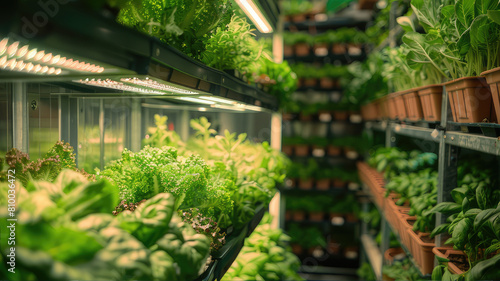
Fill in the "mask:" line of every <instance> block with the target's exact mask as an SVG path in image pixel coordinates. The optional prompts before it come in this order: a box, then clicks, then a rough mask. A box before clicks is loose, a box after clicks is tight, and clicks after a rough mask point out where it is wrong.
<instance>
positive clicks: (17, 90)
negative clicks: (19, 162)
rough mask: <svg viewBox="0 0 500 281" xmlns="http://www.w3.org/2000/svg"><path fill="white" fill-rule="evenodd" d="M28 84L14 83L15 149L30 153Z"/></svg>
mask: <svg viewBox="0 0 500 281" xmlns="http://www.w3.org/2000/svg"><path fill="white" fill-rule="evenodd" d="M27 95H28V94H27V93H26V84H25V83H22V82H13V83H12V113H13V114H12V116H13V117H14V118H13V120H12V123H13V124H12V125H13V128H12V133H13V139H12V142H13V143H12V144H13V147H15V148H17V149H19V150H21V151H23V152H25V153H29V124H28V123H29V122H28V120H29V117H28V101H27V100H28V99H27Z"/></svg>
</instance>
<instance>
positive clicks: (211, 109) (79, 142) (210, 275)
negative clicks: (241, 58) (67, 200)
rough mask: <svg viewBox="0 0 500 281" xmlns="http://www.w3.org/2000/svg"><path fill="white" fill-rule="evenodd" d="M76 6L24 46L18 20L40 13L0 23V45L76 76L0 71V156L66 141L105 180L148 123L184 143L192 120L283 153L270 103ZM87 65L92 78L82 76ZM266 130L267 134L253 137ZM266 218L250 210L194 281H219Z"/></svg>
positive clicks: (255, 90)
mask: <svg viewBox="0 0 500 281" xmlns="http://www.w3.org/2000/svg"><path fill="white" fill-rule="evenodd" d="M261 2H263V3H264V2H266V3H267V1H265V0H263V1H261ZM77 5H78V4H75V5H73V4H68V5H59V6H57V7H58V9H59V12H57V13H55V15H54V16H51V17H50V19H48V20H47V23H46V24H45V25H44V26H42V27H40V29H39V30H38V32H37V34H35V35H34V36H32V37H30V38H29V39H28V38H27V37H26V34H25V33H23V31H25V29H23V28H24V27H23V22H22V19H23V17H24V16H25V15H33V14H34V13H36V12H38V11H39V9H40V8H39V7H38V6H35V5H29V4H26V3H25V2H22V3H21V2H19V3H18V2H16V3H13V7H10V8H11V9H10V10H9V13H10V15H9V16H8V17H6V18H4V19H5V22H4V23H3V24H2V26H1V27H0V35H1V36H0V40H8V45H11V44H14V43H15V42H18V43H16V44H19V48H21V47H23V46H26V47H25V48H29V49H30V50H31V49H34V48H37V50H38V51H39V52H40V51H41V50H43V51H44V54H46V55H48V54H50V59H48V61H47V68H48V69H49V67H52V66H54V67H57V65H58V64H57V62H56V60H55V57H56V56H57V58H58V59H60V58H63V57H64V58H65V59H66V60H69V59H70V58H71V59H72V60H73V61H74V63H75V65H76V66H75V68H70V67H64V66H61V69H60V70H59V71H57V70H56V68H54V71H43V72H40V73H38V74H33V72H30V73H29V72H27V71H24V72H23V71H21V70H19V71H10V70H8V69H5V68H4V69H2V70H0V85H1V88H0V111H2V117H1V118H0V134H1V135H5V136H8V138H9V140H8V141H7V142H6V143H5V144H4V143H3V139H2V144H1V146H0V150H5V151H7V150H8V149H10V148H12V147H15V148H17V149H19V150H21V151H25V152H28V153H29V154H30V155H31V156H32V157H38V155H40V154H42V153H45V152H46V148H45V147H46V144H49V143H50V144H51V145H52V144H53V143H55V142H56V141H58V140H64V141H65V142H69V143H70V145H71V146H72V147H74V148H75V153H76V159H77V164H78V166H79V167H80V168H81V167H83V166H84V165H86V164H88V165H89V167H92V169H93V168H96V167H97V168H100V169H101V170H102V169H103V167H104V166H105V165H106V164H107V163H109V161H111V160H114V159H117V158H119V157H120V154H121V151H123V149H124V148H127V149H129V150H132V151H138V150H140V149H141V140H142V139H143V138H144V136H145V135H147V134H148V133H147V129H148V127H150V126H152V125H154V124H153V121H154V119H153V115H154V114H155V113H161V114H166V115H168V117H169V121H171V120H173V122H170V123H169V125H172V127H175V128H176V131H178V133H179V135H180V136H181V137H182V138H184V139H187V137H188V136H189V135H190V128H189V120H190V119H191V118H192V117H199V116H201V114H203V115H206V116H208V117H209V118H210V119H212V121H215V122H216V125H217V126H218V127H219V128H221V129H222V130H223V129H229V130H230V131H232V132H237V133H242V132H247V133H248V134H249V137H250V138H253V139H259V140H262V141H264V140H266V141H270V140H271V139H275V141H274V143H278V144H279V143H280V142H279V141H278V142H277V141H276V139H280V137H281V136H280V133H281V128H280V127H278V128H275V127H274V126H273V124H276V122H275V121H274V119H276V118H278V119H279V116H278V114H277V113H276V111H277V109H278V101H277V98H276V97H274V96H271V95H270V94H267V93H265V92H264V91H263V90H261V89H260V88H259V87H258V85H255V84H254V85H250V84H249V83H247V82H245V81H243V80H242V79H240V78H237V77H234V76H232V75H230V74H228V73H225V72H222V71H219V70H216V69H213V68H210V67H208V66H206V65H203V64H202V63H200V62H198V61H195V60H193V59H192V58H189V57H188V56H186V55H184V54H182V53H181V52H179V51H178V50H176V49H174V48H172V47H171V46H168V45H166V44H164V43H162V42H160V41H159V40H158V39H156V38H152V37H149V36H146V35H144V34H141V33H139V32H137V31H135V30H131V29H129V28H127V27H124V26H122V25H119V24H118V23H116V22H115V20H114V19H113V18H110V17H107V16H105V15H102V14H98V13H94V12H91V11H87V10H85V9H81V8H80V7H79V6H77ZM261 5H263V4H262V3H261ZM264 5H267V6H266V7H267V8H266V7H264V8H265V9H271V8H270V7H271V6H270V5H269V3H267V4H265V3H264ZM275 12H276V13H277V11H275ZM82 23H85V24H82ZM28 46H29V47H28ZM52 58H54V60H53V61H52V60H51V59H52ZM9 59H10V58H9ZM26 62H27V61H26ZM78 63H80V64H78ZM86 64H88V66H87V65H86ZM61 65H62V64H61ZM91 65H93V66H92V67H93V68H95V70H96V71H90V70H89V71H83V70H82V69H91ZM76 67H80V68H79V69H77V68H76ZM49 72H50V73H51V74H52V73H53V74H54V75H49V74H48V73H49ZM56 74H57V75H56ZM4 112H5V114H3V113H4ZM229 117H230V118H229ZM273 121H274V122H273ZM278 125H279V124H278ZM263 130H269V134H267V135H262V134H259V132H262V131H263ZM6 138H7V137H6ZM109 144H112V147H110V146H109ZM278 149H279V147H278ZM91 153H93V154H92V155H91ZM267 210H268V206H259V207H257V208H256V210H255V216H254V217H253V219H252V220H251V221H250V222H249V223H248V224H247V225H246V226H245V227H243V228H242V229H239V230H237V231H234V232H233V233H231V234H229V235H228V236H227V237H226V238H227V240H226V241H227V243H226V244H225V245H224V246H223V247H222V248H221V249H220V250H219V251H218V252H217V253H216V254H214V255H213V256H212V263H211V264H210V266H209V267H208V268H207V269H206V271H205V272H204V273H203V274H202V275H200V276H199V278H198V279H197V280H206V281H209V280H220V279H221V278H222V276H223V275H224V274H225V272H226V271H227V270H228V268H229V267H230V266H231V264H232V263H233V261H234V260H235V259H236V257H237V255H238V253H239V252H240V250H241V248H242V247H243V245H244V241H245V239H246V238H247V237H248V236H249V235H250V234H251V233H252V232H253V231H254V229H255V228H256V227H257V225H258V224H259V222H260V221H261V219H262V217H263V215H264V213H265V212H266V211H267Z"/></svg>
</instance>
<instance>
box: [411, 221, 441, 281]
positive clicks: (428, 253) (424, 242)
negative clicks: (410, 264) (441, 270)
mask: <svg viewBox="0 0 500 281" xmlns="http://www.w3.org/2000/svg"><path fill="white" fill-rule="evenodd" d="M408 235H410V239H411V243H412V244H411V245H412V247H411V250H410V252H411V254H412V256H413V258H414V259H415V262H416V263H417V265H418V268H419V269H420V272H422V274H424V275H425V274H430V273H432V270H433V269H434V254H433V253H432V248H434V247H435V246H436V244H434V238H430V237H429V236H430V233H422V232H419V233H415V232H414V231H413V230H411V229H408Z"/></svg>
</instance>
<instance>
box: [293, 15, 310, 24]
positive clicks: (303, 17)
mask: <svg viewBox="0 0 500 281" xmlns="http://www.w3.org/2000/svg"><path fill="white" fill-rule="evenodd" d="M291 18H292V21H293V22H297V23H298V22H304V21H306V19H307V16H306V14H299V15H292V16H291Z"/></svg>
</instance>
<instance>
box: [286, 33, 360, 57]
mask: <svg viewBox="0 0 500 281" xmlns="http://www.w3.org/2000/svg"><path fill="white" fill-rule="evenodd" d="M283 40H284V43H285V45H284V51H283V52H284V53H283V54H284V56H293V55H294V54H295V56H298V57H303V56H309V55H310V54H311V52H313V53H314V54H316V55H318V56H325V55H327V54H333V55H345V54H349V55H360V54H361V53H362V48H363V46H364V45H365V44H367V43H368V37H367V36H366V35H365V33H364V32H362V31H360V30H358V29H356V28H339V29H335V30H329V31H327V32H324V33H320V34H317V35H311V34H309V33H305V32H294V33H291V32H287V33H285V34H284V36H283Z"/></svg>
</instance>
